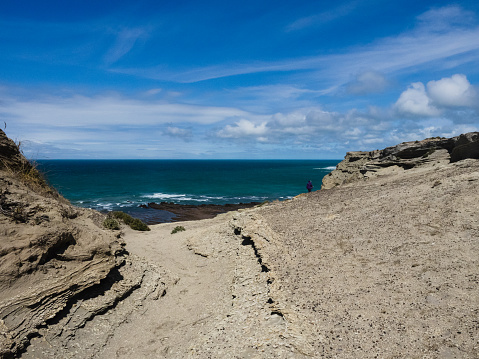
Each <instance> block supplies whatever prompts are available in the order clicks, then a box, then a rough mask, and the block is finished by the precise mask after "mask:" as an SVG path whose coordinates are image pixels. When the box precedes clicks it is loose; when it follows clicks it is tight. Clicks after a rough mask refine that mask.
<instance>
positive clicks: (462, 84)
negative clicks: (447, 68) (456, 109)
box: [427, 74, 478, 106]
mask: <svg viewBox="0 0 479 359" xmlns="http://www.w3.org/2000/svg"><path fill="white" fill-rule="evenodd" d="M427 90H428V94H429V97H430V98H431V99H432V100H433V101H434V103H436V104H437V105H438V106H473V105H474V104H476V103H477V101H478V98H477V94H476V91H475V89H474V88H473V87H472V85H471V84H470V83H469V81H468V80H467V77H466V76H465V75H461V74H456V75H453V76H452V77H450V78H443V79H441V80H438V81H429V82H428V83H427Z"/></svg>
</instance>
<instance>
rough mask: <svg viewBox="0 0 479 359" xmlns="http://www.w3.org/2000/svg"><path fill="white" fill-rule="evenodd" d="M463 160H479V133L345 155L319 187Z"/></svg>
mask: <svg viewBox="0 0 479 359" xmlns="http://www.w3.org/2000/svg"><path fill="white" fill-rule="evenodd" d="M466 158H474V159H477V158H479V132H470V133H466V134H463V135H460V136H457V137H453V138H439V137H436V138H428V139H425V140H422V141H413V142H403V143H400V144H399V145H396V146H393V147H387V148H385V149H383V150H375V151H369V152H367V151H357V152H348V153H347V154H346V156H345V158H344V160H343V161H342V162H341V163H339V164H338V165H337V167H336V170H334V171H333V172H331V173H330V174H328V175H327V176H325V177H324V178H323V184H322V187H321V188H322V189H329V188H333V187H335V186H338V185H342V184H347V183H351V182H355V181H357V180H363V179H367V178H371V177H376V176H378V175H385V174H391V173H394V172H399V171H403V170H408V169H411V168H414V167H418V166H427V165H436V164H438V163H450V162H457V161H460V160H463V159H466Z"/></svg>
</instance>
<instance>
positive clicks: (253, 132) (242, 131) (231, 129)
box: [217, 119, 268, 142]
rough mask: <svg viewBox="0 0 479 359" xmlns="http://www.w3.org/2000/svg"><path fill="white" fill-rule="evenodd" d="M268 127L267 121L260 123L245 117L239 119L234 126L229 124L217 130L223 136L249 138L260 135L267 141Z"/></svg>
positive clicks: (219, 135)
mask: <svg viewBox="0 0 479 359" xmlns="http://www.w3.org/2000/svg"><path fill="white" fill-rule="evenodd" d="M267 132H268V128H267V126H266V122H263V123H260V124H259V125H256V124H254V123H253V122H251V121H249V120H245V119H241V120H239V121H237V122H236V123H235V124H234V125H233V126H232V125H227V126H226V127H225V128H223V129H222V130H220V131H218V132H217V135H218V137H222V138H248V137H259V138H260V139H261V141H263V142H264V141H265V140H266V137H264V135H266V134H267Z"/></svg>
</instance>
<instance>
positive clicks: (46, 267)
mask: <svg viewBox="0 0 479 359" xmlns="http://www.w3.org/2000/svg"><path fill="white" fill-rule="evenodd" d="M0 159H1V165H0V357H2V358H3V357H9V356H14V355H18V354H19V353H20V352H21V351H22V350H23V349H24V348H25V346H27V345H28V343H29V341H30V339H31V338H32V337H34V336H37V335H39V331H40V330H41V329H42V328H48V327H50V326H52V325H54V324H55V323H56V322H58V321H60V320H61V318H63V317H64V316H65V315H66V313H64V312H65V310H66V309H68V308H69V307H71V306H72V305H73V303H75V302H77V301H78V300H80V299H84V298H85V297H88V296H91V295H92V293H91V292H89V291H90V290H92V289H95V290H96V291H98V289H99V288H105V285H107V283H109V282H111V281H112V280H113V279H114V278H115V276H114V273H115V271H117V270H118V268H119V267H120V266H121V265H122V264H123V262H124V260H125V254H126V253H125V251H124V248H123V246H124V244H123V243H121V241H120V240H119V239H118V237H117V235H115V234H114V233H113V232H111V231H107V230H105V229H103V228H101V227H100V226H99V224H100V223H101V220H102V217H101V215H100V214H99V213H98V212H95V211H92V210H87V209H80V208H75V207H73V206H71V205H70V204H69V203H68V201H66V200H65V199H64V198H62V197H61V196H59V195H58V194H57V193H56V192H55V191H53V190H51V189H47V187H46V184H45V183H44V182H38V181H37V180H38V179H39V178H40V177H38V175H37V172H36V170H35V169H34V168H33V167H32V166H31V165H30V164H29V163H28V161H27V160H26V159H25V158H24V157H23V155H22V154H21V153H20V152H19V150H18V148H17V147H16V146H15V144H14V143H13V141H11V140H10V139H8V138H7V137H6V135H5V134H4V133H3V131H1V130H0ZM116 279H117V280H120V279H121V278H116ZM113 281H115V280H113ZM107 286H108V285H107ZM124 286H126V288H128V287H130V288H134V286H135V285H134V284H131V283H125V284H124ZM124 292H125V290H123V291H118V292H117V294H115V295H113V297H115V296H117V297H121V296H123V295H124ZM107 297H108V296H105V295H102V299H104V300H102V299H101V300H99V301H98V304H97V307H98V308H97V309H96V310H95V311H94V312H93V314H95V313H96V312H100V311H101V310H102V309H101V308H108V307H109V306H111V305H112V304H111V303H112V299H111V298H107ZM88 316H92V314H88ZM88 316H87V317H86V318H88ZM77 320H80V322H81V319H80V318H77Z"/></svg>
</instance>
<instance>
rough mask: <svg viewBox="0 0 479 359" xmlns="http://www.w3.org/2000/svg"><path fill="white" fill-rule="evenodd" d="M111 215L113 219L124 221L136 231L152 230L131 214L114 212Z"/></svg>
mask: <svg viewBox="0 0 479 359" xmlns="http://www.w3.org/2000/svg"><path fill="white" fill-rule="evenodd" d="M110 215H111V216H112V217H113V218H116V219H119V220H121V221H123V223H125V224H126V225H128V226H130V228H131V229H134V230H135V231H149V230H150V228H149V227H148V226H147V225H146V224H145V223H143V222H142V221H141V220H140V219H138V218H133V217H132V216H130V215H129V214H126V213H125V212H121V211H113V212H111V213H110Z"/></svg>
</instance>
